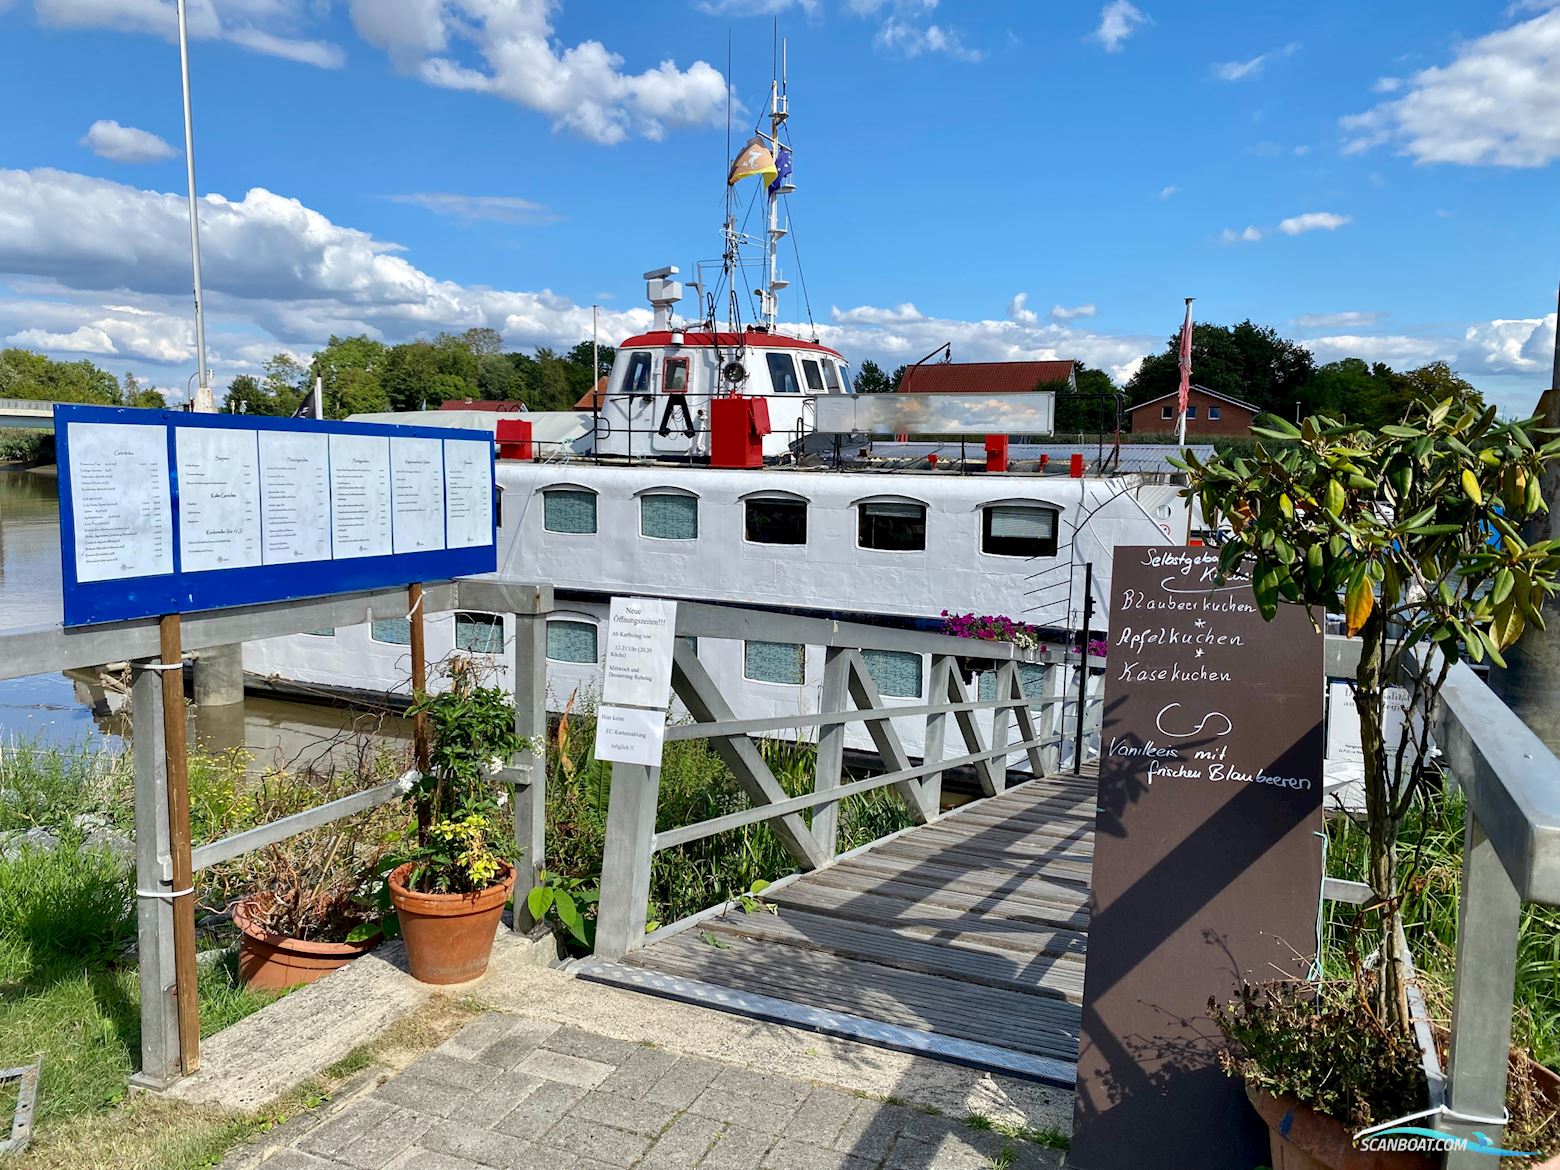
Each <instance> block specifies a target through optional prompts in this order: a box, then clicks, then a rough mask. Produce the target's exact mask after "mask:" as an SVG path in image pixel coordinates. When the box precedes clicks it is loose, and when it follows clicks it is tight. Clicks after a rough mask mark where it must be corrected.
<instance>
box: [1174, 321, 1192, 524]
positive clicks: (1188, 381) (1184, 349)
mask: <svg viewBox="0 0 1560 1170" xmlns="http://www.w3.org/2000/svg"><path fill="white" fill-rule="evenodd" d="M1194 299H1195V298H1194V297H1187V298H1186V319H1185V320H1184V321H1182V322H1181V355H1180V357H1181V360H1180V366H1181V386H1180V391H1179V399H1178V402H1179V405H1180V408H1181V410H1180V414H1181V420H1180V423H1179V425H1178V426H1177V428H1176V445H1177V446H1178V447H1180V448H1181V449H1183V450H1184V449H1185V448H1186V412H1187V407H1188V404H1189V403H1190V401H1191V395H1192V331H1193V326H1192V301H1193V300H1194ZM1186 543H1187V545H1188V546H1189V545H1190V544H1191V543H1192V497H1191V496H1187V497H1186Z"/></svg>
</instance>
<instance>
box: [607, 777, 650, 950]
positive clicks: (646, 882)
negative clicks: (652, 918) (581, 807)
mask: <svg viewBox="0 0 1560 1170" xmlns="http://www.w3.org/2000/svg"><path fill="white" fill-rule="evenodd" d="M660 792H661V769H659V768H648V767H646V766H644V765H643V764H623V763H615V764H613V765H612V795H611V798H610V801H609V803H608V805H607V842H606V855H605V856H604V857H603V858H602V863H601V904H600V905H601V908H600V912H599V916H598V918H597V920H596V957H597V958H598V959H608V960H612V959H621V958H622V957H623V956H624V955H626V954H628V952H629V951H632V950H635V949H637V948H638V947H639V946H640V945H641V944H642V943H643V942H644V938H645V921H646V918H645V915H646V910H647V908H648V904H649V901H650V860H651V858H652V857H653V856H654V855H655V808H656V802H657V800H658V798H659V796H660Z"/></svg>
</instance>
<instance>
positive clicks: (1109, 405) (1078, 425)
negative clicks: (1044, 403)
mask: <svg viewBox="0 0 1560 1170" xmlns="http://www.w3.org/2000/svg"><path fill="white" fill-rule="evenodd" d="M1073 381H1074V382H1075V383H1076V389H1075V388H1074V387H1073V386H1072V385H1070V384H1069V383H1068V382H1067V380H1066V379H1065V378H1063V379H1059V380H1057V381H1054V382H1041V383H1039V384H1038V385H1036V386H1035V389H1036V390H1054V391H1056V430H1057V432H1058V433H1059V434H1064V435H1072V434H1090V433H1098V432H1101V431H1105V432H1114V431H1115V429H1116V395H1117V394H1118V393H1119V391H1118V390H1117V389H1116V383H1115V382H1113V381H1111V377H1110V375H1109V374H1107V373H1106V372H1105V371H1104V370H1096V369H1093V368H1091V367H1089V366H1086V365H1084V364H1083V363H1082V362H1078V363H1077V364H1076V365H1075V366H1074V367H1073Z"/></svg>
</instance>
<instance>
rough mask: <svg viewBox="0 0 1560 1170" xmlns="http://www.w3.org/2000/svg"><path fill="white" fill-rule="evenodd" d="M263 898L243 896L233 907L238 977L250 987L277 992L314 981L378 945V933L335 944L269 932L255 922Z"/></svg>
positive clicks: (259, 896) (260, 896)
mask: <svg viewBox="0 0 1560 1170" xmlns="http://www.w3.org/2000/svg"><path fill="white" fill-rule="evenodd" d="M262 897H269V895H264V894H262V895H257V896H256V897H253V898H245V899H244V900H243V901H241V902H238V903H237V904H235V905H234V907H233V925H234V926H236V927H237V928H238V932H239V942H238V976H239V978H240V979H242V980H243V981H244V983H245V984H246V985H247V986H249V987H253V988H255V989H257V990H260V991H280V990H282V989H283V988H287V987H298V986H301V985H302V984H305V983H313V982H314V981H315V980H316V979H319V978H321V977H322V976H325V975H329V974H330V973H331V972H332V971H335V970H338V969H339V968H341V967H345V966H346V965H347V964H348V963H350V962H351V961H352V960H353V959H356V958H357V957H359V956H360V955H366V954H368V952H369V951H371V950H373V949H374V948H375V947H376V946H378V945H379V937H378V936H377V935H376V936H374V937H373V938H371V939H365V940H363V941H362V942H349V943H334V942H307V941H305V940H303V939H301V938H290V937H288V936H287V935H284V934H272V933H271V932H270V931H269V930H266V929H265V928H264V927H262V926H259V925H257V924H256V922H255V918H256V916H257V915H256V903H257V901H258V900H259V898H262Z"/></svg>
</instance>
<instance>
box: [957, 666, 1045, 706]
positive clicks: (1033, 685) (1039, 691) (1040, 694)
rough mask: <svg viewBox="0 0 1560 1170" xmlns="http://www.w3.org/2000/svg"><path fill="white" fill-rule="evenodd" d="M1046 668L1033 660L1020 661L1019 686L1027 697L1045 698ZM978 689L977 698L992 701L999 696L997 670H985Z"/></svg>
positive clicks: (981, 673)
mask: <svg viewBox="0 0 1560 1170" xmlns="http://www.w3.org/2000/svg"><path fill="white" fill-rule="evenodd" d="M1045 679H1046V668H1045V667H1043V666H1039V665H1037V664H1035V663H1033V662H1020V663H1019V664H1018V687H1019V690H1020V691H1022V692H1023V695H1024V698H1026V699H1043V698H1045ZM977 681H978V684H979V686H978V690H977V691H976V696H975V697H976V698H978V699H980V700H981V701H983V702H990V701H991V700H992V699H995V698H996V697H997V672H996V671H994V670H983V671H981V672H980V675H979V677H978V680H977Z"/></svg>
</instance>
